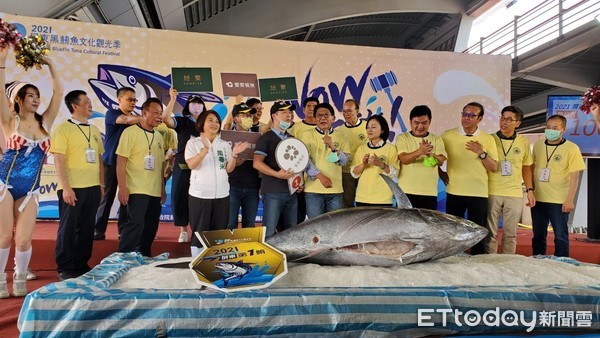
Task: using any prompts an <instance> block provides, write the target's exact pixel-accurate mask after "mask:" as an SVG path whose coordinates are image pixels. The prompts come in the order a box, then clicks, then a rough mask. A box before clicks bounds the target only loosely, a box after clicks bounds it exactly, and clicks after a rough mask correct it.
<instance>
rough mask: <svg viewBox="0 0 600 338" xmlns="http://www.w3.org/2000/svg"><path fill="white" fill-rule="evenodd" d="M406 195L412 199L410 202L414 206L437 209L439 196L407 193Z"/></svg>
mask: <svg viewBox="0 0 600 338" xmlns="http://www.w3.org/2000/svg"><path fill="white" fill-rule="evenodd" d="M406 197H408V200H409V201H410V204H412V206H413V208H420V209H429V210H436V209H437V196H425V195H411V194H406Z"/></svg>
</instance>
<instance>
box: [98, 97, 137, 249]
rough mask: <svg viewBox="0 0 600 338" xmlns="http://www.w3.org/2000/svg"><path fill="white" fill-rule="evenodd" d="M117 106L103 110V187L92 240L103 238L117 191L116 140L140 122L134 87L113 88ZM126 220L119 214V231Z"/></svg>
mask: <svg viewBox="0 0 600 338" xmlns="http://www.w3.org/2000/svg"><path fill="white" fill-rule="evenodd" d="M117 102H118V103H119V107H118V108H117V109H109V110H108V111H107V112H106V117H105V119H104V124H105V132H106V134H105V137H104V150H105V151H104V154H102V161H103V162H104V184H105V185H106V187H104V189H105V190H104V191H105V194H104V196H102V200H101V201H100V206H99V207H98V212H97V213H96V225H95V226H94V240H104V239H105V238H106V235H105V234H104V233H105V232H106V226H107V225H108V217H109V216H110V208H111V206H112V204H113V201H114V200H115V196H116V194H117V154H116V153H115V151H116V150H117V146H118V144H119V139H120V137H121V134H122V133H123V131H124V130H125V128H127V127H129V126H130V125H134V124H137V123H140V122H141V120H142V117H141V116H139V115H135V114H134V113H133V111H134V110H135V104H136V102H137V98H136V96H135V90H133V88H130V87H123V88H120V89H119V90H117ZM125 221H127V215H121V214H119V221H118V227H119V233H121V231H120V229H121V227H122V225H123V223H124V222H125Z"/></svg>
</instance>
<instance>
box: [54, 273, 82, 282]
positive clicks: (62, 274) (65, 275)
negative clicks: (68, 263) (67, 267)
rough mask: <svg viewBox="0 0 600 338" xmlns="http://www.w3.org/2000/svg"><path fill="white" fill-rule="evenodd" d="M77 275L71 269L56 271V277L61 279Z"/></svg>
mask: <svg viewBox="0 0 600 338" xmlns="http://www.w3.org/2000/svg"><path fill="white" fill-rule="evenodd" d="M77 277H79V276H77V274H75V273H74V272H71V271H63V272H59V273H58V279H60V280H61V281H64V280H67V279H71V278H77Z"/></svg>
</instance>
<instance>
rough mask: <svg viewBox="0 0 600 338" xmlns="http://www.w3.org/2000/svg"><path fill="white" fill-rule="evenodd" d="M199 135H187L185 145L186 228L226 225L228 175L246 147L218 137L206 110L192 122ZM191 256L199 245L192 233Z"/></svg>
mask: <svg viewBox="0 0 600 338" xmlns="http://www.w3.org/2000/svg"><path fill="white" fill-rule="evenodd" d="M196 129H198V133H199V134H200V136H199V137H193V138H190V140H189V141H188V142H187V145H186V147H185V162H186V163H187V165H188V166H189V167H190V169H191V171H192V173H191V177H190V190H189V194H190V198H189V210H190V227H191V228H192V233H195V232H196V231H198V232H201V231H207V230H220V229H226V228H227V221H228V219H229V213H228V212H227V211H228V210H229V176H228V173H230V172H232V171H233V169H235V165H236V159H237V157H238V155H239V154H240V153H241V152H242V151H244V149H246V147H247V146H248V143H247V142H243V143H236V144H235V146H234V147H233V150H232V149H231V145H230V144H229V143H228V142H226V141H223V140H222V139H221V137H220V136H219V133H220V132H221V118H220V117H219V114H218V113H217V112H216V111H214V110H208V111H206V112H204V113H202V114H201V115H200V116H199V117H198V121H197V122H196ZM191 245H192V248H191V249H192V257H196V256H198V254H199V253H200V248H201V247H202V245H201V243H200V241H199V240H198V238H197V237H196V236H192V240H191Z"/></svg>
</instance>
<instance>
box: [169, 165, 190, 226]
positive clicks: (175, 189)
mask: <svg viewBox="0 0 600 338" xmlns="http://www.w3.org/2000/svg"><path fill="white" fill-rule="evenodd" d="M191 175H192V171H191V170H189V169H181V168H180V167H179V166H178V165H177V164H176V165H175V166H174V167H173V176H172V179H173V180H172V181H171V210H172V211H173V224H174V225H175V226H178V227H184V226H187V225H188V223H189V222H190V210H189V196H190V195H189V190H190V176H191Z"/></svg>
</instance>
